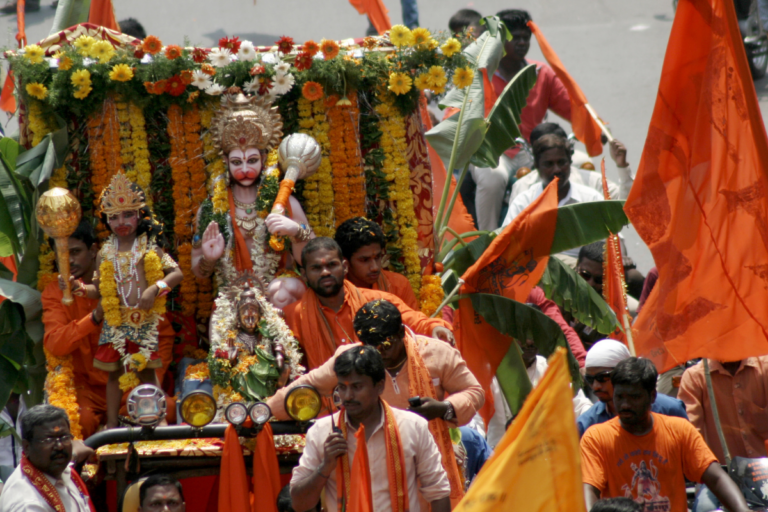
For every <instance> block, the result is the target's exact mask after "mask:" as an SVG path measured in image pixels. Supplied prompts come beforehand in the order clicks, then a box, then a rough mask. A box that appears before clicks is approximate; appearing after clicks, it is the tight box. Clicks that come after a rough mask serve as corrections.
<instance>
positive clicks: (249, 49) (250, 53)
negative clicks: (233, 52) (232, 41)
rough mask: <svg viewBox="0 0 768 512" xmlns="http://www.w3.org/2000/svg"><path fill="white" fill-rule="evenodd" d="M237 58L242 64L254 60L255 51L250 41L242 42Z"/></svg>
mask: <svg viewBox="0 0 768 512" xmlns="http://www.w3.org/2000/svg"><path fill="white" fill-rule="evenodd" d="M237 58H238V59H240V60H242V61H244V62H249V61H252V60H254V59H256V50H255V49H254V47H253V43H252V42H250V41H243V42H242V43H240V49H239V50H238V51H237Z"/></svg>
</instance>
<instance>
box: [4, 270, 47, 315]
mask: <svg viewBox="0 0 768 512" xmlns="http://www.w3.org/2000/svg"><path fill="white" fill-rule="evenodd" d="M0 295H2V296H3V297H6V298H7V299H9V300H10V301H12V302H16V303H19V304H21V306H22V307H23V308H24V315H25V316H26V318H27V320H33V319H36V318H40V316H41V314H42V312H43V304H42V296H41V294H40V292H39V291H37V290H35V289H34V288H32V287H30V286H27V285H26V284H23V283H16V282H14V281H9V280H8V279H0Z"/></svg>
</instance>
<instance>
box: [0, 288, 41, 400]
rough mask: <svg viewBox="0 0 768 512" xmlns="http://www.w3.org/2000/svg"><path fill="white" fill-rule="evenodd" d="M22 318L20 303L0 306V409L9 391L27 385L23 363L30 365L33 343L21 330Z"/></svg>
mask: <svg viewBox="0 0 768 512" xmlns="http://www.w3.org/2000/svg"><path fill="white" fill-rule="evenodd" d="M0 293H2V294H3V295H5V292H4V291H0ZM26 318H27V317H26V315H25V312H24V308H23V307H22V305H21V304H17V303H15V302H12V301H10V300H5V301H3V302H2V303H1V304H0V410H2V408H4V407H5V404H6V402H7V401H8V398H9V397H10V396H11V392H13V391H15V392H17V393H18V392H19V391H21V390H23V389H25V388H26V387H27V385H28V383H27V379H26V374H25V372H24V370H25V363H27V364H29V363H32V362H33V361H32V356H33V352H34V343H33V341H32V339H31V338H30V337H29V335H28V334H27V331H26V329H25V323H26Z"/></svg>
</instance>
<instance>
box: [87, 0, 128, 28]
mask: <svg viewBox="0 0 768 512" xmlns="http://www.w3.org/2000/svg"><path fill="white" fill-rule="evenodd" d="M88 23H93V24H94V25H99V26H101V27H105V28H111V29H112V30H117V31H119V30H120V27H119V26H118V24H117V20H116V19H115V10H114V9H113V8H112V0H91V10H90V11H89V12H88Z"/></svg>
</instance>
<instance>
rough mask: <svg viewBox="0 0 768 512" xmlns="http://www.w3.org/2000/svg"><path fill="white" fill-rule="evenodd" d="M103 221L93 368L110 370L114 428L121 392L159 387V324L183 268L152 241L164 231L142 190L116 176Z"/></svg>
mask: <svg viewBox="0 0 768 512" xmlns="http://www.w3.org/2000/svg"><path fill="white" fill-rule="evenodd" d="M100 203H101V210H100V211H101V220H102V222H104V224H105V225H106V226H107V227H108V228H109V230H110V231H111V233H112V234H111V235H110V236H109V239H107V241H106V242H105V243H104V245H103V246H102V248H101V251H99V256H98V259H97V264H98V265H99V276H98V285H97V286H98V288H96V287H88V288H93V289H86V291H87V293H88V295H89V296H93V297H101V303H100V306H101V308H102V309H103V310H104V325H103V326H102V328H101V337H100V338H99V348H98V350H97V352H96V355H95V359H94V362H93V365H94V366H95V367H96V368H99V369H101V370H105V371H108V372H109V380H108V381H107V428H114V427H117V426H118V413H119V411H120V401H121V399H122V391H127V390H130V389H132V388H134V387H135V386H136V385H138V384H139V383H140V382H141V383H143V384H154V385H155V386H158V387H159V386H160V385H159V383H158V380H157V375H156V374H155V369H156V368H160V367H162V361H161V359H160V354H159V353H158V324H159V323H160V320H161V317H162V315H163V313H165V301H166V295H167V294H168V292H170V291H171V290H172V289H173V288H174V287H175V286H176V285H178V284H180V283H181V280H182V278H183V275H182V273H181V269H180V268H179V266H178V265H177V264H176V262H175V261H173V258H171V257H170V256H169V255H168V254H166V253H164V252H163V251H162V250H161V249H160V248H159V247H158V246H157V243H156V241H155V237H156V236H157V235H158V234H160V231H161V230H162V227H161V226H160V224H158V223H157V222H155V221H154V219H153V215H152V211H151V210H150V209H149V208H148V207H147V205H146V203H145V195H144V191H143V190H142V189H141V187H139V186H138V185H136V184H135V183H132V182H131V181H129V180H128V178H127V177H126V176H125V175H124V174H123V173H122V172H118V173H117V175H115V177H114V178H113V179H112V182H111V183H110V184H109V186H108V187H106V188H105V189H104V190H103V191H102V193H101V198H100Z"/></svg>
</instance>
